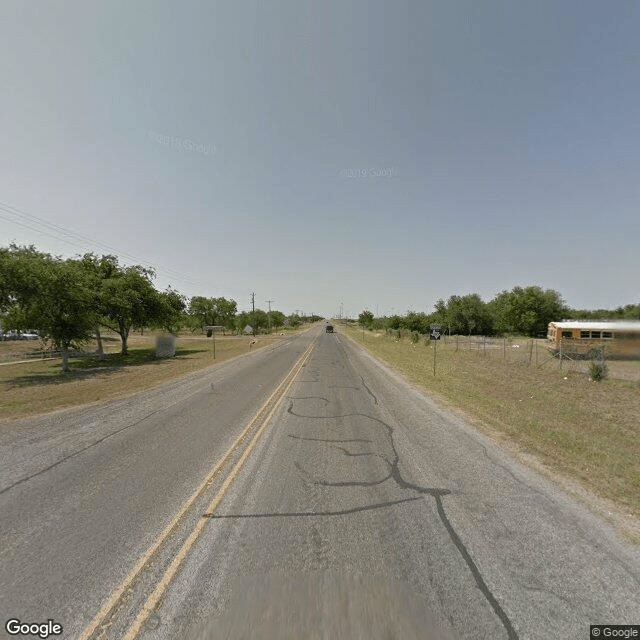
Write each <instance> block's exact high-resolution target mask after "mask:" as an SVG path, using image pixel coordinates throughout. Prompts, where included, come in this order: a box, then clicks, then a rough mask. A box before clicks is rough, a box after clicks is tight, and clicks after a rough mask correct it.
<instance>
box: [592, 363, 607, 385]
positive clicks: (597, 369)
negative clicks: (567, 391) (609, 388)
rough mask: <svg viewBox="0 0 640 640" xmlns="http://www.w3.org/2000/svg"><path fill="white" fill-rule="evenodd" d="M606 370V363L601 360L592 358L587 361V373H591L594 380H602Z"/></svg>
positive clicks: (605, 375)
mask: <svg viewBox="0 0 640 640" xmlns="http://www.w3.org/2000/svg"><path fill="white" fill-rule="evenodd" d="M608 372H609V370H608V367H607V363H606V362H603V361H602V360H600V361H598V360H592V361H591V362H590V363H589V373H590V374H591V379H592V380H593V381H594V382H600V381H601V380H604V379H605V378H606V377H607V374H608Z"/></svg>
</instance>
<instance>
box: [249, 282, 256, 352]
mask: <svg viewBox="0 0 640 640" xmlns="http://www.w3.org/2000/svg"><path fill="white" fill-rule="evenodd" d="M251 322H253V325H254V326H253V335H254V336H255V335H256V327H255V324H256V294H255V293H252V294H251ZM249 348H251V347H249Z"/></svg>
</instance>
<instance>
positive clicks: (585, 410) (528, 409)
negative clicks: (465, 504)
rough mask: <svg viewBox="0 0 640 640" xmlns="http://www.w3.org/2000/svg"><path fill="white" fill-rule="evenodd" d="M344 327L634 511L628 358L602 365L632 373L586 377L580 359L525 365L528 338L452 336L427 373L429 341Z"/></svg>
mask: <svg viewBox="0 0 640 640" xmlns="http://www.w3.org/2000/svg"><path fill="white" fill-rule="evenodd" d="M340 330H341V331H344V328H343V327H341V328H340ZM347 335H349V336H350V337H351V338H353V339H354V340H355V341H357V342H358V343H360V344H363V346H364V347H365V348H367V349H368V350H369V351H370V352H371V353H372V355H374V356H376V357H378V358H380V359H382V360H384V361H385V362H387V363H388V364H390V365H391V366H392V367H393V368H394V369H396V370H397V371H399V372H401V373H402V374H404V375H405V376H406V377H407V378H409V379H410V380H411V381H413V382H415V383H418V384H419V385H420V386H421V387H423V388H425V389H427V390H428V391H431V392H435V393H436V394H438V395H439V396H440V398H441V399H444V400H445V402H446V403H447V404H449V405H453V406H454V407H457V408H459V409H461V410H462V411H463V412H464V413H465V414H466V415H468V416H472V417H473V418H475V419H476V420H475V422H476V424H477V425H478V426H480V428H483V427H485V431H487V432H489V433H490V434H491V435H492V436H494V437H497V438H498V439H501V440H503V441H505V442H506V441H509V442H511V443H514V444H515V445H516V446H517V448H518V450H519V451H522V452H523V453H525V454H529V455H533V456H534V457H535V458H536V459H537V460H539V461H541V462H542V463H543V464H544V466H545V467H547V468H548V469H551V470H553V471H555V472H560V474H562V475H564V476H565V477H568V478H569V479H571V480H575V481H578V483H579V484H580V485H582V486H583V487H585V488H587V489H588V490H590V491H593V492H594V493H596V494H597V495H599V496H601V497H603V498H605V499H609V500H612V501H613V502H614V503H615V504H616V505H617V506H618V507H620V508H622V509H623V510H624V512H625V513H626V514H630V513H631V514H634V515H635V516H640V382H638V380H640V378H635V379H634V376H635V372H636V371H638V370H639V368H640V363H638V362H637V361H636V362H618V363H609V367H610V369H612V368H613V369H614V371H616V372H621V373H622V374H623V375H627V376H628V377H630V378H631V380H625V379H612V378H610V379H607V380H605V381H603V382H600V383H595V382H591V381H590V380H589V377H588V374H587V373H585V372H584V371H586V363H579V364H578V363H576V364H573V365H571V366H570V367H567V366H565V367H564V368H563V370H562V371H560V369H559V365H558V363H557V362H556V361H548V362H547V363H546V364H542V363H543V361H544V360H545V359H547V357H548V356H547V354H546V353H538V357H539V364H542V366H538V367H536V366H535V359H532V366H529V365H528V360H529V357H530V354H532V351H531V341H530V340H527V339H523V340H522V341H521V345H522V346H521V347H520V348H519V349H513V347H510V348H509V349H510V351H511V353H509V351H507V348H505V349H494V350H493V351H494V352H493V353H491V350H490V349H487V350H486V351H485V349H484V348H480V349H475V350H463V349H461V348H460V344H459V345H458V351H456V345H455V340H453V341H449V342H448V343H447V344H444V343H439V344H438V346H437V354H436V376H435V377H434V375H433V346H432V345H431V344H430V345H427V344H425V342H424V341H423V340H422V341H421V342H419V343H418V344H415V345H414V344H412V343H411V341H410V339H408V338H403V339H402V340H400V341H396V340H394V339H393V338H391V337H388V336H386V335H385V334H382V335H380V336H379V337H377V338H376V337H375V334H373V333H371V332H365V338H364V341H363V337H362V330H361V329H360V330H359V329H356V328H352V327H349V328H348V329H347ZM515 342H516V343H517V341H515ZM527 345H528V348H527ZM483 347H484V345H483ZM514 351H517V352H518V355H517V356H514V355H513V352H514ZM505 352H506V353H505ZM507 353H509V355H508V356H507ZM612 364H613V367H612ZM583 367H584V371H583Z"/></svg>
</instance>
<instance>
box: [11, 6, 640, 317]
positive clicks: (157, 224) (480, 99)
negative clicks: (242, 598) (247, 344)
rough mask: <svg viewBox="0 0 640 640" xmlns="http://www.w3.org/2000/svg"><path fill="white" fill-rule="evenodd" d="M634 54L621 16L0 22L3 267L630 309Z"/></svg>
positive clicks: (297, 293)
mask: <svg viewBox="0 0 640 640" xmlns="http://www.w3.org/2000/svg"><path fill="white" fill-rule="evenodd" d="M639 32H640V3H638V2H637V1H636V0H611V1H609V2H604V1H602V0H567V1H562V2H558V0H538V1H536V2H514V1H513V0H500V1H487V2H468V1H466V0H440V1H438V2H433V1H429V0H416V1H414V2H401V1H393V2H391V1H389V2H377V1H370V0H368V1H357V2H352V1H345V0H340V1H329V2H327V1H322V2H320V1H317V2H309V1H307V0H291V1H289V2H242V1H238V2H191V1H187V2H180V3H174V2H158V1H154V2H150V1H144V2H142V1H137V2H105V3H88V2H85V1H84V0H83V1H73V2H71V1H64V2H63V1H61V0H60V1H57V2H12V3H8V2H7V3H3V5H2V8H0V91H1V93H2V107H1V110H0V114H1V117H2V123H1V127H0V145H1V148H2V153H1V154H0V202H2V205H1V206H0V244H1V245H3V246H6V245H7V244H9V243H10V242H17V243H19V244H35V245H36V246H37V247H38V248H39V249H41V250H45V251H48V252H51V253H55V254H62V255H65V256H67V255H68V256H71V255H74V254H76V253H84V252H86V251H95V252H97V253H114V252H116V253H118V254H119V255H120V256H122V260H123V262H124V263H127V264H130V263H132V262H134V260H132V259H131V257H133V258H136V259H137V261H138V262H141V261H143V260H144V261H148V262H150V263H151V264H153V265H155V266H156V267H157V269H158V270H159V275H158V278H157V280H156V286H158V288H161V289H163V288H164V287H166V286H167V285H168V284H172V285H173V286H174V287H175V288H177V289H178V290H180V291H181V292H182V293H184V294H186V295H188V296H191V295H207V296H219V295H224V296H228V297H233V298H235V299H236V300H237V301H238V304H239V307H240V308H241V309H246V308H248V307H249V300H250V298H249V296H250V293H251V292H252V291H255V292H256V303H257V305H258V306H260V307H261V308H265V309H266V307H267V304H266V302H265V301H266V300H268V299H272V300H275V302H274V303H273V308H278V309H281V310H282V311H285V312H287V313H289V312H291V311H293V310H295V309H301V310H304V311H305V312H312V311H313V312H316V313H320V314H322V315H329V314H334V313H336V312H337V311H338V310H339V305H340V303H341V302H343V303H344V310H345V312H347V311H349V312H350V313H351V314H352V315H353V314H357V313H358V312H359V311H361V310H362V309H363V308H365V307H368V308H370V309H371V310H372V311H374V312H375V311H376V308H377V309H378V312H379V313H380V314H382V313H391V312H392V310H393V311H395V312H400V313H404V312H406V311H407V309H409V308H411V309H413V310H415V311H431V310H432V308H433V303H434V302H435V301H436V300H437V299H438V298H440V297H444V298H447V297H448V296H449V295H452V294H459V295H463V294H466V293H473V292H477V293H479V294H480V295H481V296H482V297H483V298H484V299H485V300H489V299H490V298H491V297H493V296H494V295H495V294H496V293H497V292H499V291H501V290H503V289H511V288H512V287H514V286H516V285H522V286H526V285H530V284H536V285H540V286H542V287H544V288H547V287H549V288H555V289H557V290H559V291H560V292H561V293H562V295H563V296H564V297H565V299H566V301H567V302H568V303H569V304H570V305H571V306H573V307H587V308H598V307H615V306H617V305H620V304H628V303H637V302H638V301H640V215H639V206H638V205H639V204H640V171H639V169H640V159H639V149H640V38H639V37H638V33H639ZM361 173H362V174H364V175H360V174H361ZM5 205H9V206H11V207H14V208H16V209H17V210H18V212H19V213H18V214H16V213H10V212H9V210H8V209H7V208H6V207H5ZM23 214H29V215H33V216H37V217H38V218H41V219H43V220H46V221H48V222H50V223H53V224H55V225H58V227H59V228H62V229H65V230H69V231H71V232H73V234H76V235H71V236H69V235H67V236H62V232H61V231H60V230H59V229H58V231H55V232H54V231H52V228H51V227H46V226H44V225H42V224H40V223H39V224H36V225H34V224H33V223H27V222H26V221H27V218H25V217H24V215H23ZM18 222H20V223H21V224H22V225H25V224H28V226H32V227H33V229H26V228H25V227H24V226H20V224H18ZM45 230H47V233H48V234H49V235H46V234H45V233H44V231H45ZM51 236H55V237H51ZM78 236H83V237H84V238H86V239H84V240H82V239H80V238H79V237H78ZM62 237H64V238H66V240H67V241H66V242H65V241H62V239H61V238H62ZM92 240H93V241H96V242H100V243H102V244H101V245H98V244H96V242H93V243H92V242H91V241H92ZM105 246H108V247H111V248H113V250H112V251H107V250H106V249H105V248H104V247H105ZM126 256H130V257H126Z"/></svg>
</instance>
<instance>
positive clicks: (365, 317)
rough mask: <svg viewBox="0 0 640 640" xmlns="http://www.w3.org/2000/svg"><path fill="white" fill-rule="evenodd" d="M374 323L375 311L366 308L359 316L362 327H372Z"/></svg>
mask: <svg viewBox="0 0 640 640" xmlns="http://www.w3.org/2000/svg"><path fill="white" fill-rule="evenodd" d="M372 323H373V313H371V311H368V310H365V311H363V312H362V313H360V315H359V316H358V324H359V325H360V326H361V327H367V328H370V327H371V324H372Z"/></svg>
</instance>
